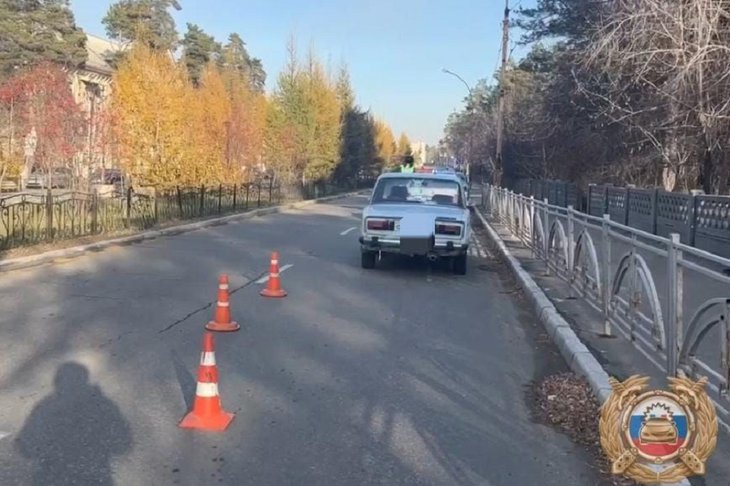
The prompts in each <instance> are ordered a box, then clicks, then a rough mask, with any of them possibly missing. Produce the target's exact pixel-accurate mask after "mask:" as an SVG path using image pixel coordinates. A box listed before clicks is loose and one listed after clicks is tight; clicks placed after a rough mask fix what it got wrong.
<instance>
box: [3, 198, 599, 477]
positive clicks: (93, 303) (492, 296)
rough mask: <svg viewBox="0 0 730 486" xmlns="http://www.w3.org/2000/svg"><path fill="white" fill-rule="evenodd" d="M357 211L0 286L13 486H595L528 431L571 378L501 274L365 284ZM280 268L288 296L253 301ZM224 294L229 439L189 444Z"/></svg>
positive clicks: (330, 210)
mask: <svg viewBox="0 0 730 486" xmlns="http://www.w3.org/2000/svg"><path fill="white" fill-rule="evenodd" d="M365 202H366V199H365V198H364V197H353V198H349V199H343V200H339V201H335V202H333V203H331V204H318V205H314V206H311V207H309V208H307V209H303V210H290V211H287V212H285V213H283V214H278V215H272V216H267V217H263V218H257V219H253V220H246V221H241V222H238V223H232V224H227V225H224V226H217V227H213V228H209V229H206V230H200V231H196V232H192V233H186V234H181V235H177V236H174V237H169V238H164V239H158V240H153V241H145V242H143V243H139V244H135V245H130V246H125V247H117V248H112V249H108V250H105V251H101V252H98V253H94V254H90V255H88V256H85V257H82V258H77V259H73V260H67V261H59V262H56V263H55V264H52V265H46V266H43V267H37V268H34V269H28V270H19V271H15V272H11V273H6V274H0V390H2V393H0V484H2V485H13V484H22V485H26V484H43V485H65V484H83V485H86V484H101V485H111V484H118V485H147V484H150V485H153V484H154V485H158V484H184V485H204V484H211V485H212V484H229V485H243V484H251V485H277V486H278V485H288V484H291V485H335V484H337V485H339V484H347V485H358V484H363V485H364V484H368V485H370V484H387V485H394V484H429V485H431V484H433V485H472V484H475V485H476V484H479V485H489V486H517V485H528V484H529V485H532V484H539V485H541V486H551V485H555V486H558V485H560V486H563V485H576V486H583V485H586V486H589V485H595V484H598V480H599V478H598V475H597V472H596V471H595V470H594V468H593V467H592V465H591V460H590V458H589V457H588V455H587V453H585V452H584V451H582V450H581V449H580V448H579V447H577V446H575V445H573V444H572V443H571V442H570V441H569V440H568V439H567V438H566V437H564V436H562V435H560V434H558V433H557V432H555V431H553V430H552V429H550V428H548V427H546V426H544V425H540V424H538V423H536V422H534V421H533V420H532V419H531V414H530V407H529V399H527V398H526V396H527V393H526V392H527V390H528V388H529V384H530V382H531V381H532V380H533V379H536V378H539V377H540V376H542V375H544V374H547V373H551V372H557V371H563V370H565V369H566V367H565V364H564V363H563V362H562V361H561V360H560V358H559V357H558V355H557V353H556V351H555V349H554V348H552V347H551V345H550V344H548V343H547V342H546V340H545V339H544V337H543V336H541V334H540V331H541V330H540V329H539V328H538V327H536V324H535V319H534V316H532V315H531V314H530V313H529V311H528V310H527V309H528V306H527V305H526V303H525V302H524V301H523V300H521V298H520V297H519V295H518V294H516V293H515V292H514V288H513V286H512V284H511V283H510V282H509V281H508V280H506V279H504V277H503V276H502V272H501V271H500V267H499V264H498V263H497V262H496V261H494V260H492V259H491V258H490V257H489V255H488V254H487V252H486V251H485V249H484V248H482V249H479V248H476V247H475V250H474V251H472V253H471V255H470V257H469V264H470V269H469V273H468V275H467V276H465V277H458V276H454V275H452V274H451V273H450V272H448V271H447V270H445V269H440V268H435V269H430V268H428V267H427V266H425V265H423V264H421V263H419V262H409V261H402V260H396V261H385V262H383V263H382V265H380V267H379V268H378V269H376V270H362V269H361V268H360V265H359V252H358V249H357V236H358V233H357V230H353V229H351V228H354V227H356V225H357V224H358V222H359V217H360V210H361V208H362V207H363V205H364V204H365ZM272 250H278V251H280V252H281V264H282V265H291V266H290V267H287V269H286V270H285V271H283V273H282V284H283V286H284V288H285V289H286V290H287V291H288V292H289V296H288V297H286V298H285V299H282V300H268V299H264V298H262V297H260V296H259V295H258V292H259V290H260V289H261V287H262V284H259V283H256V281H257V280H259V279H260V277H261V276H262V275H264V274H265V272H266V271H267V268H268V258H269V252H270V251H272ZM220 272H227V273H229V275H230V278H231V288H232V289H235V292H234V293H233V295H232V296H231V309H232V313H233V316H234V318H235V319H237V320H238V321H239V323H240V324H241V325H242V327H243V329H242V330H241V331H240V332H238V333H235V334H225V335H220V334H218V335H216V357H217V361H218V367H219V371H220V390H221V395H222V400H223V405H224V407H225V408H226V409H228V410H229V411H232V412H235V413H236V418H235V420H234V422H233V423H232V425H231V426H230V428H229V429H228V430H227V431H225V432H223V433H202V432H198V431H190V430H182V429H179V428H178V427H177V423H178V421H179V420H180V419H181V418H182V417H183V415H184V414H185V413H186V411H187V410H188V406H189V403H190V402H191V401H192V398H193V395H194V392H195V379H196V378H195V376H196V371H197V365H198V360H199V355H200V347H201V340H202V333H203V325H204V324H205V322H207V321H208V320H209V319H210V318H211V316H212V312H213V309H212V308H211V307H209V305H210V304H211V302H212V301H213V300H214V299H215V292H216V280H217V276H218V274H219V273H220Z"/></svg>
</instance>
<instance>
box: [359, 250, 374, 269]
mask: <svg viewBox="0 0 730 486" xmlns="http://www.w3.org/2000/svg"><path fill="white" fill-rule="evenodd" d="M376 256H377V253H375V252H374V251H363V252H361V253H360V265H361V266H362V268H367V269H371V268H375V257H376Z"/></svg>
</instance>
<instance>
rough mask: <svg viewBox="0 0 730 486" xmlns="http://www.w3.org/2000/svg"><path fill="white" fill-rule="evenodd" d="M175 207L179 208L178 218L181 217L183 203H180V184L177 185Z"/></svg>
mask: <svg viewBox="0 0 730 486" xmlns="http://www.w3.org/2000/svg"><path fill="white" fill-rule="evenodd" d="M176 189H177V207H178V209H179V210H180V218H182V217H183V204H182V193H181V192H180V186H177V188H176Z"/></svg>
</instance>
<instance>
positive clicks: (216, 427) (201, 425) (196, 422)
mask: <svg viewBox="0 0 730 486" xmlns="http://www.w3.org/2000/svg"><path fill="white" fill-rule="evenodd" d="M234 417H235V415H234V414H232V413H230V412H224V411H223V410H221V411H220V413H218V414H217V415H214V416H208V417H201V416H199V415H197V414H196V413H195V412H190V413H189V414H187V415H186V416H185V417H184V418H183V419H182V420H181V421H180V427H181V428H183V429H199V430H210V431H213V432H222V431H224V430H226V429H227V428H228V426H229V425H230V424H231V422H233V418H234Z"/></svg>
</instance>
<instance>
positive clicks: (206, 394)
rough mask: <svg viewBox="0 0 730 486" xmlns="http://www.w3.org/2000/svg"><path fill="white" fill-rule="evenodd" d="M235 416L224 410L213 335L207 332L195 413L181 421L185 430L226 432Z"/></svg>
mask: <svg viewBox="0 0 730 486" xmlns="http://www.w3.org/2000/svg"><path fill="white" fill-rule="evenodd" d="M233 417H234V414H232V413H228V412H226V411H225V410H223V406H222V405H221V398H220V396H219V395H218V368H217V367H216V365H215V351H214V349H213V335H212V334H211V333H209V332H206V333H205V335H204V336H203V352H202V353H200V367H199V368H198V386H197V389H196V390H195V402H194V403H193V411H192V412H190V413H188V414H187V415H186V416H185V418H183V419H182V420H181V421H180V427H182V428H184V429H200V430H215V431H223V430H226V428H227V427H228V425H229V424H230V423H231V421H232V420H233Z"/></svg>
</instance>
